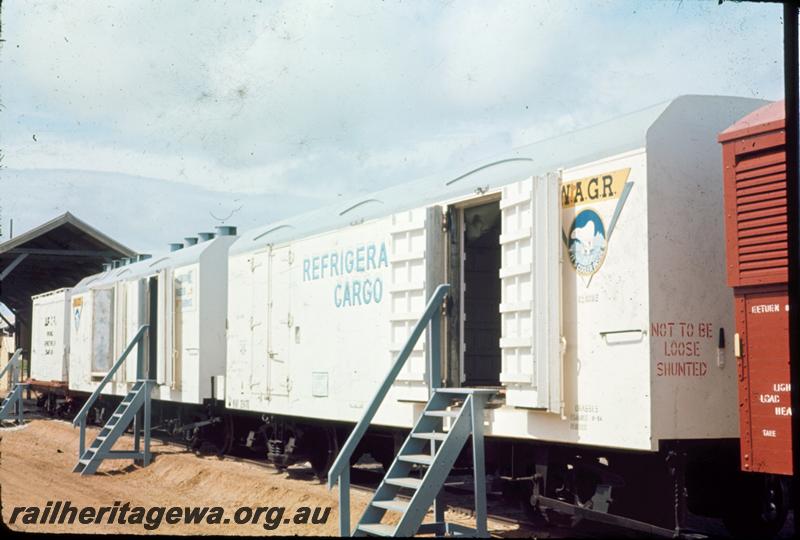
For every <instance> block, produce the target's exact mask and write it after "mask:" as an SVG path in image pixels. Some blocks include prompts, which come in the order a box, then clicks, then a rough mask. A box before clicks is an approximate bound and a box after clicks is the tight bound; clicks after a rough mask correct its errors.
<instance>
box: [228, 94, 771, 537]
mask: <svg viewBox="0 0 800 540" xmlns="http://www.w3.org/2000/svg"><path fill="white" fill-rule="evenodd" d="M765 103H766V102H764V101H760V100H751V99H739V98H726V97H703V96H684V97H681V98H678V99H676V100H674V101H670V102H668V103H664V104H661V105H658V106H655V107H651V108H647V109H644V110H641V111H638V112H636V113H633V114H629V115H627V116H625V117H622V118H619V119H616V120H613V121H609V122H606V123H603V124H599V125H596V126H594V127H591V128H587V129H583V130H579V131H575V132H573V133H569V134H566V135H563V136H559V137H555V138H552V139H548V140H546V141H542V142H539V143H535V144H532V145H530V146H527V147H523V148H520V149H518V150H515V151H513V152H510V153H507V154H505V155H501V156H498V157H497V158H496V159H494V160H491V161H488V162H483V163H478V164H476V165H475V166H474V167H471V168H465V169H462V170H459V171H455V172H453V173H452V174H449V175H448V174H439V175H433V176H429V177H426V178H423V179H420V180H417V181H414V182H411V183H407V184H404V185H402V186H398V187H395V188H390V189H388V190H385V191H382V192H379V193H376V194H372V195H369V196H365V197H363V198H362V199H360V200H355V201H352V202H350V203H348V204H343V205H340V206H338V207H335V208H327V209H324V210H320V211H317V212H312V213H309V214H306V215H303V216H300V217H298V218H295V219H289V220H286V221H282V222H278V223H273V224H270V225H267V226H265V227H262V228H259V229H256V230H253V231H248V232H246V233H245V234H243V235H242V236H241V237H240V238H239V239H238V240H237V241H236V242H235V243H234V244H233V245H232V246H231V249H230V263H229V279H230V283H229V298H228V351H227V369H226V379H225V382H226V392H225V399H226V405H227V407H228V409H229V410H239V411H250V412H257V413H260V414H262V415H263V419H264V426H263V427H262V429H261V430H260V432H259V434H257V436H258V437H264V438H266V439H267V441H266V444H267V446H268V448H269V456H270V458H271V459H272V460H274V461H276V462H278V463H283V464H288V463H291V462H293V461H301V460H306V459H310V460H311V461H312V463H317V464H318V465H317V466H318V467H323V468H324V466H325V465H326V464H329V463H330V461H331V459H332V457H333V456H335V455H336V453H337V451H338V447H339V445H341V443H342V442H343V440H344V437H345V436H346V435H347V433H348V432H349V430H350V429H351V428H350V426H351V425H352V423H353V422H356V421H358V420H359V419H360V418H361V416H362V415H363V414H364V409H365V408H366V407H367V405H368V404H369V402H370V399H371V398H372V396H373V394H374V392H375V389H376V388H378V387H379V386H380V384H381V382H382V381H383V380H384V377H385V375H386V373H387V371H388V370H389V368H390V366H391V365H392V361H393V359H394V358H395V356H396V355H397V353H398V352H399V350H400V348H401V347H402V345H403V344H404V342H405V340H406V338H407V337H408V335H409V332H410V330H411V328H412V327H413V326H414V324H415V322H416V320H417V319H418V318H419V316H420V314H421V313H422V312H423V309H424V306H425V304H426V301H427V299H428V298H429V297H430V296H431V294H432V293H433V291H434V289H435V288H436V287H437V286H438V285H439V284H440V283H449V284H450V286H451V290H450V293H449V295H448V297H447V300H446V303H445V305H444V306H443V313H444V315H443V319H444V322H443V325H442V326H443V328H444V330H443V338H442V342H443V343H444V346H443V349H444V351H443V356H442V357H443V359H444V360H443V362H442V363H443V365H442V366H441V373H442V374H444V375H443V377H442V379H443V380H442V381H435V382H437V383H441V384H442V385H443V386H445V387H467V388H470V387H471V388H489V389H492V390H494V391H495V392H496V397H495V399H494V400H493V402H492V403H491V404H490V407H489V409H488V410H487V412H486V417H485V433H486V435H487V439H486V461H487V464H486V467H487V471H489V472H490V473H491V474H492V475H493V477H494V478H495V479H499V480H500V481H501V482H502V483H504V484H505V487H506V488H507V489H508V490H509V492H514V491H515V490H518V491H519V492H521V493H523V494H524V495H523V500H524V501H525V503H526V504H528V505H535V506H536V507H537V508H538V509H540V510H543V509H547V510H548V512H549V513H551V514H552V512H553V511H555V510H559V511H565V512H567V513H570V514H572V515H573V516H575V519H578V518H580V517H589V518H595V519H601V520H603V521H607V522H608V521H611V522H615V523H619V524H623V525H626V526H630V527H634V528H639V529H641V530H645V531H648V532H651V533H653V532H657V531H660V532H662V533H665V529H667V528H669V529H673V528H680V527H684V526H685V522H684V517H685V515H686V511H687V510H690V511H692V512H694V513H696V514H703V515H711V516H720V517H723V518H724V519H725V520H726V522H727V523H728V524H729V525H730V526H731V528H732V529H734V530H735V532H739V533H743V532H745V531H748V532H750V531H754V530H755V531H759V532H766V533H768V532H772V531H773V530H776V529H775V528H776V527H778V528H779V527H780V523H779V522H778V521H779V517H780V516H778V517H773V518H770V517H764V516H763V515H762V514H761V513H760V512H759V511H757V509H758V508H759V506H758V504H755V505H751V507H748V508H745V509H743V507H742V505H741V504H740V503H739V501H738V500H737V497H739V496H740V488H743V487H749V484H747V482H746V477H745V475H743V474H742V473H741V472H740V471H739V467H738V462H739V440H738V438H739V425H738V414H737V366H736V361H735V358H734V354H733V352H734V351H733V344H732V342H731V341H730V339H729V337H730V336H732V335H733V333H734V328H735V325H734V318H733V305H734V304H733V302H734V298H733V294H732V292H731V291H730V289H729V288H728V287H727V286H726V283H725V280H724V275H725V270H726V267H725V234H724V228H723V219H722V216H723V189H722V188H723V182H722V174H721V173H722V171H721V167H720V152H719V148H718V146H717V143H716V138H717V135H718V134H719V132H720V131H722V130H723V129H724V128H726V127H727V126H729V125H730V124H731V123H733V122H734V121H735V120H737V119H739V118H741V117H742V116H744V115H745V114H747V113H749V112H751V111H753V110H754V109H756V108H757V107H759V106H762V105H764V104H765ZM427 354H429V351H428V349H427V347H426V341H425V339H421V340H420V342H419V343H418V344H417V346H416V348H415V349H414V350H413V352H412V354H411V356H410V358H409V359H408V362H407V363H406V365H405V367H404V369H403V371H402V372H401V374H400V376H399V377H398V379H397V381H396V382H395V383H394V384H393V386H392V388H391V390H390V391H389V394H388V397H387V399H386V400H385V401H384V403H383V405H382V406H381V408H380V409H379V410H378V412H377V416H376V417H375V426H376V427H375V428H374V429H373V430H372V431H371V432H370V434H369V435H368V436H367V437H366V438H365V439H364V441H363V442H362V445H361V452H365V453H366V452H368V453H370V454H372V456H373V457H375V458H376V459H377V460H379V461H380V462H382V463H384V466H385V467H386V466H387V465H388V464H389V463H391V462H392V459H393V458H394V456H395V454H396V450H397V446H398V445H397V443H398V440H399V439H401V437H400V436H398V432H399V433H400V434H401V435H404V434H405V433H407V431H408V429H409V428H411V427H412V426H413V425H414V423H415V420H416V419H417V418H418V417H419V416H420V414H421V413H422V411H423V408H424V407H425V404H426V402H427V401H428V388H429V385H430V384H431V380H430V373H429V372H428V367H427V366H428V359H427V356H426V355H427ZM254 436H256V434H253V433H251V434H250V438H249V440H250V439H252V438H253V437H254ZM358 453H359V452H357V453H356V456H354V458H357V457H358ZM676 494H677V495H676ZM761 496H762V494H761V493H760V492H758V493H752V494H750V495H749V497H750V499H758V498H759V497H761ZM754 508H755V509H756V510H754ZM645 523H647V524H655V525H659V526H660V527H662V528H660V529H655V528H648V527H649V526H648V525H645ZM745 525H746V526H745ZM665 534H666V533H665Z"/></svg>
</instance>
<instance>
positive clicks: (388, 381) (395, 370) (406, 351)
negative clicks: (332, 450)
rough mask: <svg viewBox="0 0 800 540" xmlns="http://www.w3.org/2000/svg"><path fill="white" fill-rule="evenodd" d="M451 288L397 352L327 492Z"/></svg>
mask: <svg viewBox="0 0 800 540" xmlns="http://www.w3.org/2000/svg"><path fill="white" fill-rule="evenodd" d="M449 289H450V285H449V284H447V283H443V284H441V285H439V286H438V287H436V290H435V291H434V292H433V295H431V298H430V300H428V305H427V306H426V307H425V311H424V312H423V314H422V317H420V319H419V320H418V321H417V324H416V326H414V330H413V331H412V332H411V335H410V336H408V340H407V341H406V344H405V346H404V347H403V349H402V350H401V351H400V353H398V355H397V358H396V359H395V361H394V363H393V364H392V367H391V369H390V370H389V373H388V374H387V375H386V378H384V380H383V383H382V384H381V386H380V387H379V388H378V391H377V392H375V397H373V398H372V401H370V403H369V405H368V406H367V409H366V410H365V411H364V414H363V415H362V416H361V420H359V421H358V423H357V424H356V427H355V428H354V429H353V431H351V432H350V436H349V437H348V438H347V442H345V443H344V446H343V447H342V449H341V451H340V452H339V455H338V456H337V457H336V460H335V461H334V462H333V465H331V469H330V471H329V472H328V489H332V488H333V486H335V485H336V481H337V479H338V478H339V477H340V476H341V474H342V471H343V469H344V468H345V467H350V458H351V457H352V456H353V452H355V449H356V446H358V443H359V442H361V439H362V437H363V436H364V434H365V433H366V431H367V429H368V428H369V425H370V423H371V422H372V419H373V418H374V417H375V413H377V412H378V408H379V407H380V406H381V403H383V400H384V398H385V397H386V394H387V393H388V392H389V389H390V388H391V387H392V384H393V383H394V381H395V380H396V379H397V375H398V374H399V373H400V370H401V369H403V366H404V365H405V363H406V360H408V357H409V356H410V355H411V351H412V350H413V349H414V346H415V345H416V344H417V341H419V338H420V336H422V332H423V331H425V328H426V327H427V326H428V322H429V321H430V320H431V319H432V318H433V316H434V314H435V313H436V312H437V311H438V310H439V309H440V308H441V305H442V299H443V298H444V295H445V294H447V291H448V290H449Z"/></svg>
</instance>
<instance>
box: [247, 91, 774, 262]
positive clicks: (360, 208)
mask: <svg viewBox="0 0 800 540" xmlns="http://www.w3.org/2000/svg"><path fill="white" fill-rule="evenodd" d="M678 102H680V103H681V105H682V107H679V108H681V109H684V110H686V109H689V110H692V109H694V111H695V115H696V116H702V112H703V108H704V107H705V106H707V105H711V104H712V102H713V103H714V104H715V105H717V106H719V105H720V104H723V105H724V104H726V103H731V105H733V104H737V105H738V106H741V104H742V103H744V102H747V103H750V104H751V105H750V108H752V104H760V103H765V102H763V101H761V100H751V99H746V98H736V97H721V96H681V97H678V98H676V99H673V100H669V101H665V102H662V103H658V104H656V105H652V106H650V107H647V108H644V109H640V110H638V111H634V112H631V113H628V114H625V115H622V116H619V117H616V118H614V119H611V120H607V121H605V122H601V123H599V124H594V125H592V126H589V127H585V128H582V129H579V130H576V131H572V132H569V133H564V134H561V135H557V136H555V137H551V138H549V139H544V140H540V141H537V142H534V143H532V144H529V145H526V146H522V147H519V148H516V149H512V150H508V151H506V152H503V153H501V154H499V155H495V156H494V157H492V158H489V159H484V160H482V161H478V162H474V163H472V164H471V165H467V166H463V167H458V168H456V169H451V170H448V171H441V172H439V173H436V174H431V175H428V176H425V177H422V178H418V179H415V180H411V181H409V182H405V183H401V184H399V185H395V186H393V187H390V188H388V189H384V190H382V191H378V192H376V193H372V194H370V195H366V196H361V197H359V198H356V199H351V200H349V201H347V202H345V203H338V204H335V205H331V206H327V207H324V208H321V209H318V210H314V211H311V212H307V213H304V214H300V215H298V216H295V217H292V218H289V219H285V220H282V221H278V222H274V223H270V224H268V225H265V226H263V227H258V228H256V229H252V230H249V231H246V232H244V233H243V234H242V235H241V236H240V238H239V240H237V242H236V243H235V244H234V245H233V246H232V247H231V254H236V253H244V252H249V251H253V250H257V249H259V248H261V247H263V246H265V245H267V244H277V243H282V242H287V241H290V240H293V239H295V238H302V237H305V236H310V235H314V234H318V233H322V232H325V231H330V230H334V229H338V228H342V227H346V226H348V225H349V224H352V223H360V222H362V221H364V220H369V219H375V218H378V217H381V216H386V215H389V214H392V213H394V212H400V211H403V210H408V209H411V208H419V207H422V206H426V205H430V204H433V203H437V202H442V201H446V200H448V199H453V198H457V197H461V196H464V195H468V194H469V193H473V192H475V190H476V189H478V188H481V189H483V188H485V187H489V188H497V187H499V186H502V185H505V184H509V183H512V182H515V181H519V180H523V179H525V178H529V177H531V176H533V175H537V174H544V173H547V172H552V171H555V170H558V169H562V168H570V167H574V166H577V165H582V164H586V163H591V162H592V161H596V160H599V159H602V158H605V157H609V156H613V155H616V154H620V153H623V152H626V151H630V150H636V149H640V148H644V147H645V146H646V142H647V134H648V131H649V129H650V128H651V127H652V126H653V125H654V124H655V123H656V122H657V121H658V120H659V119H660V118H661V117H662V115H663V114H664V113H665V112H666V111H667V110H668V109H670V108H671V107H672V106H673V105H675V104H676V103H678Z"/></svg>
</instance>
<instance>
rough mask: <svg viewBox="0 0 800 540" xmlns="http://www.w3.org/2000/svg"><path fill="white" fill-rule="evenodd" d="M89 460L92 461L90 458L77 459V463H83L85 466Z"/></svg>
mask: <svg viewBox="0 0 800 540" xmlns="http://www.w3.org/2000/svg"><path fill="white" fill-rule="evenodd" d="M90 461H92V460H91V459H79V460H78V463H80V464H81V465H83V466H84V467H85V466H86V465H88V464H89V462H90Z"/></svg>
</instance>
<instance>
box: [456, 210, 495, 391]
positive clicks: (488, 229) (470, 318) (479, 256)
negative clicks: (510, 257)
mask: <svg viewBox="0 0 800 540" xmlns="http://www.w3.org/2000/svg"><path fill="white" fill-rule="evenodd" d="M461 223H462V227H461V233H462V238H463V241H462V244H461V245H462V253H463V256H462V263H461V268H462V282H461V283H462V288H461V290H462V304H461V305H462V306H463V311H462V313H461V316H462V329H463V331H462V336H463V339H462V344H463V356H462V359H463V360H462V366H463V375H462V380H463V382H462V385H463V386H500V325H501V322H500V263H501V252H500V228H501V220H500V202H499V201H493V202H489V203H486V204H481V205H478V206H471V207H467V208H464V209H463V210H462V220H461Z"/></svg>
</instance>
